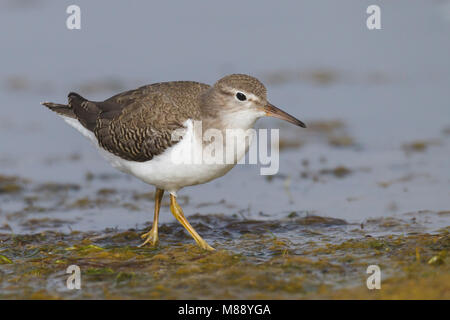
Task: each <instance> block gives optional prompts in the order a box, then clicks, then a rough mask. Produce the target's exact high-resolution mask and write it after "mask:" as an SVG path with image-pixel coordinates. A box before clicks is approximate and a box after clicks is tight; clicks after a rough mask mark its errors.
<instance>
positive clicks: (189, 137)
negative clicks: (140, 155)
mask: <svg viewBox="0 0 450 320" xmlns="http://www.w3.org/2000/svg"><path fill="white" fill-rule="evenodd" d="M62 117H63V118H64V120H65V121H66V122H67V123H68V124H70V125H71V126H72V127H74V128H75V129H77V130H78V131H80V132H81V133H82V134H83V135H84V136H86V137H87V138H88V139H89V140H91V141H92V142H93V143H94V145H95V146H96V147H97V148H98V150H99V152H100V154H101V155H102V156H103V157H104V158H105V159H106V160H107V161H108V162H109V163H110V164H111V165H112V166H113V167H114V168H116V169H118V170H120V171H123V172H125V173H129V174H131V175H133V176H135V177H137V178H139V179H141V180H142V181H144V182H146V183H148V184H151V185H154V186H156V187H158V188H161V189H164V190H166V191H168V192H170V193H172V194H174V195H176V192H177V191H178V190H179V189H181V188H183V187H186V186H190V185H196V184H201V183H205V182H208V181H211V180H213V179H215V178H218V177H221V176H223V175H224V174H226V173H227V172H228V171H229V170H231V169H232V168H233V167H234V166H235V163H232V164H205V163H195V162H194V163H192V161H188V160H192V148H195V149H197V148H201V146H202V138H201V137H197V136H196V135H194V129H193V122H192V120H191V119H189V120H187V121H186V122H185V123H184V126H185V127H186V131H185V133H184V135H183V136H182V139H181V141H180V142H178V143H176V144H175V145H173V146H172V147H170V148H168V149H166V150H165V151H164V152H163V153H162V154H160V155H158V156H155V157H154V158H153V159H152V160H149V161H146V162H136V161H129V160H124V159H122V158H120V157H118V156H116V155H114V154H112V153H110V152H108V151H106V150H105V149H103V148H101V147H100V146H99V144H98V141H97V138H96V137H95V135H94V133H92V132H91V131H89V130H87V129H86V128H84V127H83V126H82V125H81V124H80V123H79V122H78V120H76V119H72V118H69V117H65V116H62ZM247 149H248V147H247V148H245V149H244V150H241V151H240V152H239V153H238V154H237V155H236V158H237V160H240V159H241V158H242V157H243V156H244V155H245V152H246V151H247ZM174 160H175V161H174Z"/></svg>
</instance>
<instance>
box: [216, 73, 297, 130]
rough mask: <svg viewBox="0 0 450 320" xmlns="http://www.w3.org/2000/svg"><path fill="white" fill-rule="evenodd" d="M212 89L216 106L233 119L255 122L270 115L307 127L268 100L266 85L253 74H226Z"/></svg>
mask: <svg viewBox="0 0 450 320" xmlns="http://www.w3.org/2000/svg"><path fill="white" fill-rule="evenodd" d="M211 90H212V92H211V93H212V95H213V97H214V98H213V99H214V100H215V103H214V104H215V106H219V107H220V108H221V109H222V110H220V111H221V112H222V114H226V115H227V117H228V118H229V120H231V121H236V122H241V121H242V122H247V121H248V122H254V121H255V120H256V119H258V118H260V117H263V116H268V117H274V118H278V119H282V120H285V121H288V122H290V123H293V124H295V125H297V126H300V127H303V128H306V125H305V124H304V123H303V122H302V121H300V120H298V119H297V118H295V117H293V116H291V115H290V114H288V113H286V112H284V111H283V110H281V109H278V108H277V107H275V106H274V105H273V104H271V103H270V102H269V101H267V90H266V87H265V86H264V85H263V84H262V83H261V82H260V81H259V80H258V79H256V78H254V77H252V76H249V75H246V74H231V75H228V76H225V77H223V78H222V79H220V80H219V81H217V82H216V83H215V84H214V86H213V87H212V89H211Z"/></svg>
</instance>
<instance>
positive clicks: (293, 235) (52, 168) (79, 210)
mask: <svg viewBox="0 0 450 320" xmlns="http://www.w3.org/2000/svg"><path fill="white" fill-rule="evenodd" d="M369 4H371V3H370V2H368V1H358V3H357V4H355V2H354V1H340V2H339V4H337V3H335V2H332V1H329V2H328V3H327V5H326V6H325V5H324V2H320V3H319V2H317V1H309V2H308V3H305V2H302V3H299V2H296V1H292V2H287V3H285V4H284V5H283V6H279V5H276V4H274V3H273V2H271V1H260V2H258V6H257V7H255V4H252V3H241V2H237V1H236V2H235V3H234V5H233V4H231V5H230V3H229V2H227V4H226V5H220V4H217V3H216V4H207V5H206V4H205V3H204V2H200V1H190V2H189V3H178V4H177V6H176V9H174V8H173V7H172V5H171V4H168V3H159V4H158V5H155V4H153V3H152V4H151V3H144V2H142V3H139V4H138V3H132V4H125V3H122V4H121V3H114V4H112V3H108V6H109V7H105V3H101V2H89V1H78V5H79V6H80V7H81V8H82V17H83V18H82V19H83V20H82V30H80V31H69V30H67V29H66V28H65V25H64V21H65V17H66V14H65V8H66V5H68V4H66V3H65V2H61V3H60V4H58V5H55V4H52V3H51V2H49V1H32V2H18V3H17V2H13V1H6V2H3V3H2V4H1V5H0V6H1V7H0V9H1V10H0V29H1V30H3V31H2V33H1V34H0V41H1V42H2V43H6V44H8V45H7V46H6V47H5V48H3V50H1V51H0V61H2V66H1V68H0V69H1V71H0V101H2V106H1V109H0V110H1V113H0V232H2V233H3V234H5V235H8V234H37V233H40V232H42V231H44V230H47V231H51V232H63V233H71V232H73V231H82V232H87V231H93V232H100V233H102V232H105V230H111V229H112V230H115V232H121V231H124V230H128V229H130V228H132V229H134V230H136V229H137V230H142V231H143V230H144V228H145V227H148V226H149V224H150V222H151V220H152V216H153V214H152V210H153V200H152V193H153V189H152V187H150V186H147V185H145V184H144V183H142V182H140V181H137V180H136V179H134V178H132V177H129V176H126V175H124V174H122V173H120V172H116V171H115V170H114V169H113V168H111V167H110V166H109V165H108V164H107V163H106V162H105V161H103V159H102V158H101V157H100V156H99V155H98V154H97V153H96V151H95V148H94V147H93V146H91V145H90V143H89V142H88V141H87V140H86V139H85V138H83V137H82V136H81V135H80V134H79V133H78V132H76V131H75V130H73V129H72V128H70V127H68V126H67V125H66V124H65V123H64V122H63V121H62V120H61V119H59V118H58V117H57V116H55V115H54V114H52V113H50V112H49V111H48V110H46V109H45V108H44V107H42V106H40V104H39V102H41V101H46V100H50V101H55V102H63V101H65V99H66V98H65V97H66V95H67V93H68V92H69V91H76V92H79V93H80V94H82V95H85V96H86V97H88V98H90V99H92V100H96V99H105V98H107V97H109V96H111V95H113V94H115V93H117V92H119V91H122V90H126V89H130V88H134V87H137V86H140V85H143V84H146V83H152V82H159V81H166V80H181V79H183V80H196V81H202V82H207V83H212V82H214V81H215V80H217V79H218V78H220V77H221V76H223V75H224V74H228V73H233V72H240V73H250V74H253V75H255V76H257V77H258V78H260V79H261V80H262V81H263V82H264V83H265V84H266V85H267V87H268V93H269V99H270V101H271V102H272V103H273V104H275V105H277V106H279V107H281V108H283V109H284V110H286V111H287V112H289V113H291V114H293V115H295V116H297V117H298V118H299V119H301V120H303V121H304V122H306V123H307V124H308V129H300V128H296V127H292V126H290V125H288V124H284V123H282V122H280V121H277V120H275V119H264V120H261V121H259V122H258V127H260V128H267V127H271V128H280V137H281V146H282V149H281V153H280V170H279V173H278V174H277V175H275V176H272V177H267V176H261V175H260V174H259V166H249V165H244V166H237V167H236V168H234V169H233V170H232V171H231V172H230V173H228V174H227V175H226V176H225V177H222V178H221V179H218V180H215V181H212V182H210V183H208V184H207V185H200V186H195V187H190V188H186V189H183V190H181V191H180V192H179V197H180V202H181V205H182V207H183V209H184V212H185V213H186V215H187V216H188V217H189V216H193V215H196V216H193V217H192V219H193V221H197V222H198V223H199V224H201V223H205V224H207V223H208V222H202V221H207V220H208V217H209V216H213V217H214V216H215V215H217V214H219V215H221V214H223V215H224V216H225V217H228V218H231V217H234V218H233V219H238V221H253V222H252V223H251V224H249V225H248V228H249V229H248V230H249V232H250V233H257V231H258V223H259V224H262V225H264V224H267V225H265V227H264V228H266V229H269V230H270V228H271V223H272V222H274V221H279V223H280V224H281V225H283V226H279V225H278V224H277V225H276V226H274V228H275V229H274V230H273V232H274V234H277V235H278V236H279V234H278V233H280V232H281V233H282V236H283V238H286V239H289V240H290V241H292V246H293V248H291V250H293V251H294V252H295V250H299V252H300V251H301V249H302V248H303V247H302V244H303V243H307V242H308V241H313V242H314V241H319V240H320V239H318V238H317V237H316V236H314V234H313V233H308V232H307V231H305V230H304V229H303V228H293V229H292V230H289V228H287V229H286V230H285V229H283V228H284V227H286V226H284V222H283V221H285V219H288V220H287V221H291V220H289V218H287V217H289V216H290V215H291V216H297V217H310V216H318V217H322V218H323V217H329V218H330V219H340V220H336V221H341V220H342V221H344V222H345V225H338V226H337V227H331V226H324V227H323V228H321V229H320V233H321V235H323V234H325V236H327V237H329V239H328V240H329V243H336V244H337V243H339V242H340V241H345V240H348V239H351V238H352V237H354V234H352V233H350V234H349V233H348V232H347V231H346V230H347V228H351V229H353V227H355V228H356V227H359V228H361V226H363V227H365V228H371V229H370V235H371V236H379V237H384V236H388V235H390V234H396V235H401V234H410V233H416V232H419V233H424V232H437V230H439V229H442V228H445V227H447V226H449V225H450V224H449V220H450V215H449V214H448V211H449V210H450V200H449V199H450V170H449V160H448V158H449V154H450V106H449V101H450V91H449V90H448V88H449V87H450V86H449V85H450V63H449V60H448V57H449V56H450V40H449V39H450V37H449V31H450V22H449V21H450V19H449V15H448V12H449V11H448V7H449V5H448V2H446V1H429V2H424V1H396V2H385V3H383V4H382V5H381V8H382V27H383V29H382V30H379V31H368V30H367V29H366V27H365V18H366V15H365V9H366V8H367V6H368V5H369ZM237 8H239V10H237ZM205 12H207V14H204V13H205ZM281 22H282V23H281ZM205 26H208V27H205ZM6 31H7V32H6ZM167 200H168V199H167V198H165V199H164V204H163V208H162V214H161V223H162V224H163V225H167V224H168V223H172V222H174V221H175V220H174V218H173V217H172V215H171V214H170V213H169V210H168V206H167ZM197 214H198V215H200V216H197ZM236 217H238V218H236ZM379 219H381V220H379ZM213 220H214V219H213ZM225 220H226V219H225ZM385 220H387V221H401V223H400V225H404V224H406V225H407V227H404V228H402V227H398V228H395V227H390V228H388V229H386V228H383V227H382V225H383V223H381V222H380V223H375V224H373V223H372V222H371V221H385ZM218 221H221V220H220V219H218V220H217V221H216V220H214V221H213V222H211V223H212V224H211V225H212V228H213V230H222V231H221V232H212V231H208V230H209V229H208V228H204V230H201V228H200V229H199V232H200V233H201V234H202V231H203V232H204V233H205V234H204V236H205V238H207V239H208V241H210V242H212V243H217V244H218V245H219V246H220V243H222V242H226V241H234V240H233V239H236V238H235V237H238V235H236V234H234V230H235V228H237V227H236V226H233V224H232V223H225V226H226V228H223V226H222V224H220V223H219V222H218ZM218 224H219V225H218ZM286 224H287V225H289V223H288V222H286ZM394 225H395V223H394ZM349 226H350V227H349ZM209 228H211V226H209ZM214 228H216V229H214ZM276 228H281V229H276ZM237 229H238V228H237ZM180 230H181V229H180ZM225 230H226V231H227V232H228V233H225ZM366 230H367V229H366ZM163 231H164V229H162V230H161V235H160V238H161V241H162V242H163V244H164V241H165V240H164V232H163ZM169 238H170V237H169ZM183 242H187V243H189V242H191V240H190V238H189V237H187V236H186V237H185V238H183ZM137 243H139V241H138V240H137V239H134V240H133V241H131V242H130V243H127V245H135V244H137ZM239 243H240V242H239ZM166 244H167V243H166ZM240 245H242V244H241V243H240ZM224 246H225V247H224V249H229V250H232V251H233V250H234V251H236V252H240V249H238V248H237V247H236V246H233V245H230V244H228V245H224ZM295 248H296V249H295ZM242 252H243V254H244V255H246V256H251V255H252V250H250V249H248V250H242ZM254 254H255V255H258V254H261V255H263V256H266V257H267V256H270V253H268V249H267V248H266V247H265V245H264V242H261V243H260V247H259V249H258V250H256V251H255V252H254Z"/></svg>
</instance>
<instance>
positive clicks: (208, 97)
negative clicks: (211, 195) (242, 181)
mask: <svg viewBox="0 0 450 320" xmlns="http://www.w3.org/2000/svg"><path fill="white" fill-rule="evenodd" d="M42 104H43V105H44V106H46V107H48V108H49V109H51V110H52V111H55V112H56V113H58V114H59V115H60V116H61V117H62V118H63V119H64V120H65V121H66V122H67V123H69V124H70V125H71V126H73V127H75V128H76V129H77V130H78V131H80V132H81V133H82V134H83V135H84V136H86V137H87V138H89V139H90V140H91V141H92V142H93V143H94V144H95V146H97V147H98V149H99V152H100V153H101V154H102V155H103V156H104V157H105V158H106V160H108V162H110V163H111V165H112V166H113V167H115V168H117V169H119V170H121V171H123V172H125V173H129V174H131V175H133V176H135V177H137V178H139V179H141V180H142V181H144V182H146V183H148V184H151V185H153V186H155V187H156V192H155V209H154V219H153V226H152V228H151V229H150V231H149V232H147V233H145V234H143V235H142V238H143V239H145V241H144V243H142V245H145V244H147V243H150V244H152V245H156V244H157V243H158V215H159V209H160V206H161V199H162V197H163V194H164V191H168V192H169V193H170V210H171V211H172V213H173V215H174V216H175V218H176V219H177V220H178V221H179V222H180V223H181V224H182V225H183V226H184V227H185V228H186V230H187V231H188V232H189V233H190V234H191V236H192V237H193V238H194V240H195V241H196V242H197V244H198V245H199V246H200V247H201V248H203V249H206V250H214V249H213V248H212V247H211V246H210V245H208V243H207V242H206V241H205V240H203V239H202V237H200V235H199V234H198V233H197V232H196V231H195V230H194V228H193V227H192V226H191V225H190V224H189V222H188V221H187V219H186V217H185V216H184V214H183V211H182V209H181V207H180V205H179V204H178V203H177V200H176V195H177V194H176V193H177V191H178V190H179V189H181V188H183V187H186V186H191V185H196V184H201V183H206V182H208V181H211V180H213V179H216V178H218V177H221V176H223V175H224V174H226V173H227V172H228V171H229V170H231V169H232V168H233V167H234V165H235V164H236V162H237V161H238V160H240V159H241V158H242V157H243V156H244V155H245V153H246V151H247V150H248V145H247V147H246V148H244V149H243V150H242V149H241V151H237V153H236V154H235V156H234V161H233V162H232V163H229V162H225V163H220V164H210V163H208V164H206V163H200V164H198V163H196V164H192V163H179V162H177V163H175V162H174V161H173V155H174V154H175V153H177V152H178V155H179V154H180V150H182V149H183V148H184V147H185V146H186V144H187V143H188V141H192V140H193V141H194V142H195V143H197V144H200V145H204V144H205V143H206V142H205V141H204V140H203V139H202V138H201V137H198V136H197V135H196V134H194V129H193V122H194V121H201V123H202V130H203V131H204V130H207V129H216V130H220V131H221V132H223V131H224V130H225V129H229V128H234V129H242V130H247V129H249V128H252V127H253V125H254V124H255V122H256V120H257V119H258V118H260V117H262V116H270V117H275V118H279V119H283V120H286V121H289V122H291V123H293V124H295V125H297V126H300V127H306V126H305V124H304V123H303V122H301V121H300V120H298V119H296V118H294V117H293V116H291V115H289V114H287V113H286V112H284V111H282V110H280V109H278V108H276V107H275V106H273V105H272V104H270V103H269V102H268V101H267V92H266V88H265V86H264V85H263V84H262V83H261V82H260V81H259V80H258V79H256V78H254V77H251V76H249V75H245V74H232V75H228V76H225V77H223V78H222V79H220V80H218V81H217V82H216V83H215V84H214V85H213V86H210V85H207V84H203V83H198V82H193V81H173V82H161V83H155V84H151V85H146V86H143V87H140V88H138V89H135V90H130V91H126V92H123V93H119V94H117V95H115V96H113V97H111V98H109V99H106V100H105V101H101V102H96V101H90V100H87V99H85V98H83V97H82V96H80V95H79V94H77V93H73V92H71V93H69V95H68V103H67V104H56V103H52V102H43V103H42ZM176 130H182V132H183V133H182V134H181V139H174V137H173V136H174V135H173V133H174V132H175V131H176ZM188 137H190V139H188ZM225 141H226V140H225ZM225 147H226V142H225ZM233 152H234V146H233ZM142 245H141V246H142Z"/></svg>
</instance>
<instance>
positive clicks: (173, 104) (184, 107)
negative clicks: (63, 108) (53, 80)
mask: <svg viewBox="0 0 450 320" xmlns="http://www.w3.org/2000/svg"><path fill="white" fill-rule="evenodd" d="M208 88H209V86H208V85H205V84H201V83H197V82H182V81H179V82H165V83H156V84H152V85H148V86H144V87H140V88H138V89H135V90H130V91H126V92H123V93H120V94H117V95H115V96H113V97H111V98H109V99H107V100H105V101H102V102H94V101H89V100H86V99H84V98H83V97H81V96H80V95H78V94H76V93H70V94H69V107H70V108H72V110H73V112H74V114H75V116H76V118H77V119H78V120H79V121H80V123H81V124H82V125H83V126H84V127H86V128H87V129H88V130H90V131H92V132H94V134H95V136H96V137H97V140H98V143H99V145H100V146H101V147H102V148H104V149H106V150H107V151H109V152H111V153H113V154H115V155H117V156H119V157H121V158H123V159H126V160H131V161H138V162H144V161H148V160H151V159H152V158H153V157H154V156H156V155H158V154H161V153H162V152H164V150H166V149H167V148H168V147H170V146H172V145H174V144H175V143H177V141H176V140H175V141H173V140H172V132H173V131H174V130H176V129H178V128H183V123H184V122H185V121H186V120H188V119H194V120H195V119H200V107H199V96H200V94H201V93H202V92H203V91H204V90H206V89H208Z"/></svg>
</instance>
